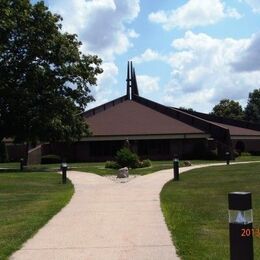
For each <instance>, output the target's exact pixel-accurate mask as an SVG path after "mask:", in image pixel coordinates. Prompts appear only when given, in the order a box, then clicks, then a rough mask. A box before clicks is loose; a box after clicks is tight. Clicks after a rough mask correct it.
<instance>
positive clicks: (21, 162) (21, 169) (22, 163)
mask: <svg viewBox="0 0 260 260" xmlns="http://www.w3.org/2000/svg"><path fill="white" fill-rule="evenodd" d="M23 166H24V159H23V158H21V159H20V171H21V172H22V171H23Z"/></svg>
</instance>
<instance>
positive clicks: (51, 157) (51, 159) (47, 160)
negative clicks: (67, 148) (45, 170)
mask: <svg viewBox="0 0 260 260" xmlns="http://www.w3.org/2000/svg"><path fill="white" fill-rule="evenodd" d="M51 163H61V158H60V156H59V155H56V154H48V155H44V156H42V158H41V164H51Z"/></svg>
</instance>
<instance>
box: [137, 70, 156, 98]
mask: <svg viewBox="0 0 260 260" xmlns="http://www.w3.org/2000/svg"><path fill="white" fill-rule="evenodd" d="M136 80H137V83H138V89H139V91H140V93H141V94H149V93H151V92H154V91H157V90H159V81H160V78H159V77H151V76H148V75H137V76H136Z"/></svg>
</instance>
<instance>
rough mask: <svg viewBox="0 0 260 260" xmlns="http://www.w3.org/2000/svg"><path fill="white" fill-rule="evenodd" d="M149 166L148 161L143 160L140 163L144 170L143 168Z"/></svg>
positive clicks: (150, 163) (149, 162)
mask: <svg viewBox="0 0 260 260" xmlns="http://www.w3.org/2000/svg"><path fill="white" fill-rule="evenodd" d="M151 165H152V162H151V161H150V160H149V159H147V160H143V161H142V162H141V167H142V168H144V167H150V166H151Z"/></svg>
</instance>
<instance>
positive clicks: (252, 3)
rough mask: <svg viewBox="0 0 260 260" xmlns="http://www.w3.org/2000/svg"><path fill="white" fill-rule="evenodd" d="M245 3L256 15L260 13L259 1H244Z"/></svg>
mask: <svg viewBox="0 0 260 260" xmlns="http://www.w3.org/2000/svg"><path fill="white" fill-rule="evenodd" d="M244 2H245V3H247V4H248V5H249V6H251V8H252V9H253V11H254V12H255V13H260V1H259V0H244Z"/></svg>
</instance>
